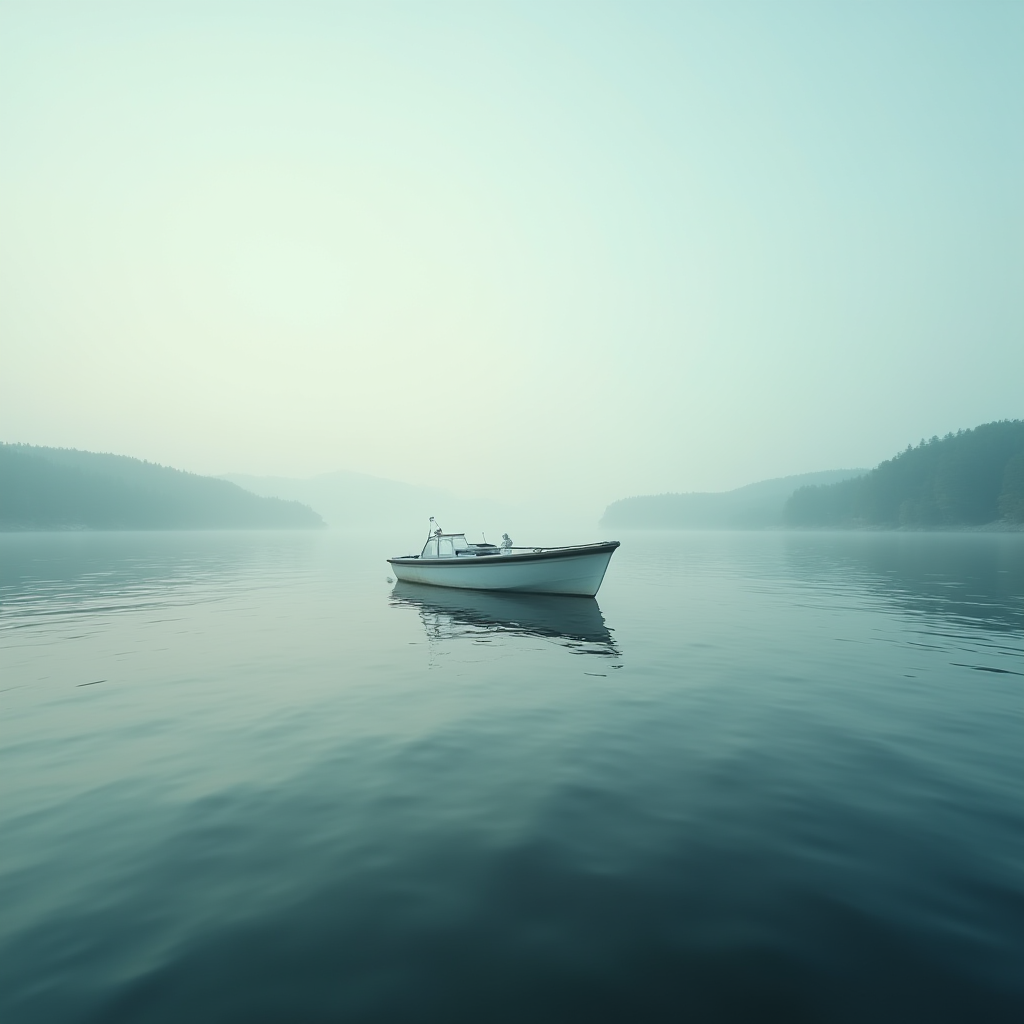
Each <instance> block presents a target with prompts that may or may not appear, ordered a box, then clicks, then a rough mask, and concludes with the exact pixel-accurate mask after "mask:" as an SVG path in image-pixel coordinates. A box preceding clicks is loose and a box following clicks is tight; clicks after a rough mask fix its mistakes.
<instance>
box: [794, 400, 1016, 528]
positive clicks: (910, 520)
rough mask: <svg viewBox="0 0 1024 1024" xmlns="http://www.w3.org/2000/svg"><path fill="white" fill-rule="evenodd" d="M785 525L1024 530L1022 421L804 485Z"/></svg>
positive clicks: (986, 427) (936, 441)
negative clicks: (846, 476)
mask: <svg viewBox="0 0 1024 1024" xmlns="http://www.w3.org/2000/svg"><path fill="white" fill-rule="evenodd" d="M784 518H785V522H786V525H787V526H797V527H806V526H812V527H813V526H817V527H831V528H857V527H860V528H870V527H874V528H883V529H885V528H888V529H898V528H904V529H963V528H969V527H980V526H995V525H1002V526H1003V527H1004V528H1019V527H1020V526H1021V525H1022V524H1024V420H1001V421H999V422H996V423H985V424H983V425H981V426H979V427H975V428H974V429H973V430H960V431H958V432H957V433H956V434H947V435H946V436H945V437H943V438H939V437H933V438H932V439H931V440H930V441H924V440H922V441H921V443H920V444H918V445H917V446H916V447H913V446H911V445H908V446H907V447H906V449H905V450H904V451H902V452H900V453H899V454H898V455H895V456H894V457H893V458H891V459H889V460H887V461H886V462H883V463H881V464H880V465H879V466H877V467H876V468H875V469H873V470H871V472H870V473H867V474H865V475H864V476H861V477H859V478H857V479H854V480H844V481H842V482H839V483H834V484H832V485H830V486H816V487H802V488H800V489H799V490H798V491H796V492H794V494H793V495H792V497H790V498H789V499H788V501H787V502H786V506H785V511H784Z"/></svg>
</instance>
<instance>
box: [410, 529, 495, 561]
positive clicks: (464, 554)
mask: <svg viewBox="0 0 1024 1024" xmlns="http://www.w3.org/2000/svg"><path fill="white" fill-rule="evenodd" d="M499 553H500V552H499V549H498V548H497V546H495V545H494V544H470V543H469V541H467V540H466V535H465V534H464V533H441V532H440V531H437V532H436V533H432V534H431V535H430V536H429V537H428V538H427V543H426V544H424V545H423V550H422V551H421V552H420V558H475V557H476V556H477V555H497V554H499Z"/></svg>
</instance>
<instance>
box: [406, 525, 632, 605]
mask: <svg viewBox="0 0 1024 1024" xmlns="http://www.w3.org/2000/svg"><path fill="white" fill-rule="evenodd" d="M618 546H619V542H618V541H617V540H608V541H601V542H600V543H597V544H572V545H568V546H565V547H547V548H545V547H539V548H526V547H516V546H515V545H514V544H513V543H512V540H511V538H510V537H509V535H508V534H507V533H506V534H505V535H504V536H503V538H502V542H501V544H500V546H499V545H496V544H488V543H487V542H486V541H484V543H482V544H473V543H470V542H469V541H467V540H466V535H465V534H464V533H445V532H444V531H443V530H442V529H441V527H440V526H438V525H437V523H436V521H435V520H434V518H433V517H431V519H430V533H429V534H428V535H427V542H426V543H425V544H424V545H423V550H422V551H421V552H420V553H419V554H418V555H398V556H395V557H394V558H389V559H388V562H389V564H390V565H391V567H392V569H394V572H395V576H396V577H397V578H398V579H399V580H400V581H401V582H403V583H425V584H427V585H429V586H433V587H457V588H459V589H462V590H502V591H512V592H516V593H523V594H573V595H576V596H579V597H594V596H595V595H596V594H597V591H598V590H599V589H600V586H601V583H602V581H603V580H604V574H605V572H606V571H607V569H608V563H609V562H610V561H611V557H612V555H613V554H614V553H615V549H616V548H617V547H618Z"/></svg>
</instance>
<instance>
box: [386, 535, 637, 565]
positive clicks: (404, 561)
mask: <svg viewBox="0 0 1024 1024" xmlns="http://www.w3.org/2000/svg"><path fill="white" fill-rule="evenodd" d="M618 546H619V542H618V541H617V540H608V541H602V542H601V543H600V544H580V545H576V546H573V547H565V548H544V549H542V550H541V551H522V552H519V551H517V552H514V553H513V554H511V555H474V556H473V557H472V558H468V557H462V558H420V556H419V555H400V556H397V557H395V558H389V559H388V562H389V563H390V564H391V565H422V566H430V568H431V569H443V568H454V567H455V566H459V567H460V568H473V567H474V566H483V565H521V564H522V563H523V562H543V561H546V560H548V559H551V558H580V557H584V556H586V555H601V554H605V553H608V554H611V553H612V552H613V551H614V550H615V549H616V548H617V547H618Z"/></svg>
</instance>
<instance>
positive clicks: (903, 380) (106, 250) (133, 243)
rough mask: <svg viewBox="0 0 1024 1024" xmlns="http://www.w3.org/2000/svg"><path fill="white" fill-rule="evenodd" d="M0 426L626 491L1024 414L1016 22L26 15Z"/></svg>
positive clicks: (897, 15) (241, 454)
mask: <svg viewBox="0 0 1024 1024" xmlns="http://www.w3.org/2000/svg"><path fill="white" fill-rule="evenodd" d="M0 11H2V15H0V439H3V440H7V441H27V442H31V443H35V444H47V445H61V446H68V447H76V448H86V449H93V450H102V451H114V452H120V453H125V454H130V455H135V456H138V457H141V458H148V459H150V460H154V461H159V462H163V463H166V464H170V465H174V466H178V467H180V468H185V469H191V470H195V471H197V472H209V473H220V472H227V471H235V472H247V473H257V474H281V475H309V474H313V473H318V472H326V471H329V470H333V469H341V468H346V469H352V470H358V471H362V472H367V473H373V474H376V475H380V476H389V477H393V478H396V479H401V480H407V481H410V482H414V483H430V484H435V485H438V486H443V487H447V488H452V489H455V490H457V491H461V492H464V493H470V494H479V495H489V496H496V497H535V496H536V495H537V494H538V493H539V492H541V491H543V490H544V489H550V490H551V492H552V493H553V494H557V495H564V494H569V493H572V494H575V495H577V496H587V497H593V498H594V499H595V500H601V501H604V500H611V499H613V498H616V497H621V496H624V495H627V494H636V493H649V492H661V491H667V490H702V489H722V488H728V487H732V486H736V485H739V484H742V483H746V482H749V481H751V480H756V479H761V478H764V477H770V476H779V475H783V474H790V473H799V472H805V471H810V470H818V469H826V468H833V467H842V466H850V465H873V464H875V463H877V462H878V461H879V460H880V459H882V458H886V457H888V456H889V455H891V454H892V453H893V451H894V450H895V449H898V448H901V447H903V446H904V445H905V444H906V443H907V442H908V441H916V440H918V439H919V438H920V437H922V436H930V435H932V434H936V433H938V434H942V433H945V432H946V431H948V430H955V429H956V428H958V427H961V426H964V427H966V426H972V425H975V424H977V423H980V422H984V421H987V420H991V419H998V418H1004V417H1018V416H1021V415H1024V4H1022V3H1019V2H1018V3H1005V4H1000V3H979V2H971V3H963V4H942V3H938V2H935V0H929V2H927V3H916V4H899V3H884V4H883V3H859V4H828V3H801V4H783V3H767V2H758V3H754V4H729V3H706V4H689V5H688V4H683V3H672V4H664V5H658V4H653V3H643V4H637V3H623V4H615V5H600V4H596V3H593V2H587V3H574V4H570V3H563V4H558V3H538V4H528V3H506V4H486V3H467V4H440V3H414V4H397V3H370V2H369V0H367V2H365V3H362V4H353V5H343V4H340V3H334V4H328V3H323V4H303V3H299V2H294V0H292V2H288V3H281V4H274V5H271V4H259V3H253V2H245V3H233V4H232V3H195V4H186V3H171V2H168V3H163V4H155V3H148V4H147V3H142V2H133V3H124V4H114V3H104V4H89V3H81V2H77V3H74V4H69V5H66V6H57V5H54V4H46V3H32V4H30V3H17V4H12V3H5V4H3V5H2V7H0Z"/></svg>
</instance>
